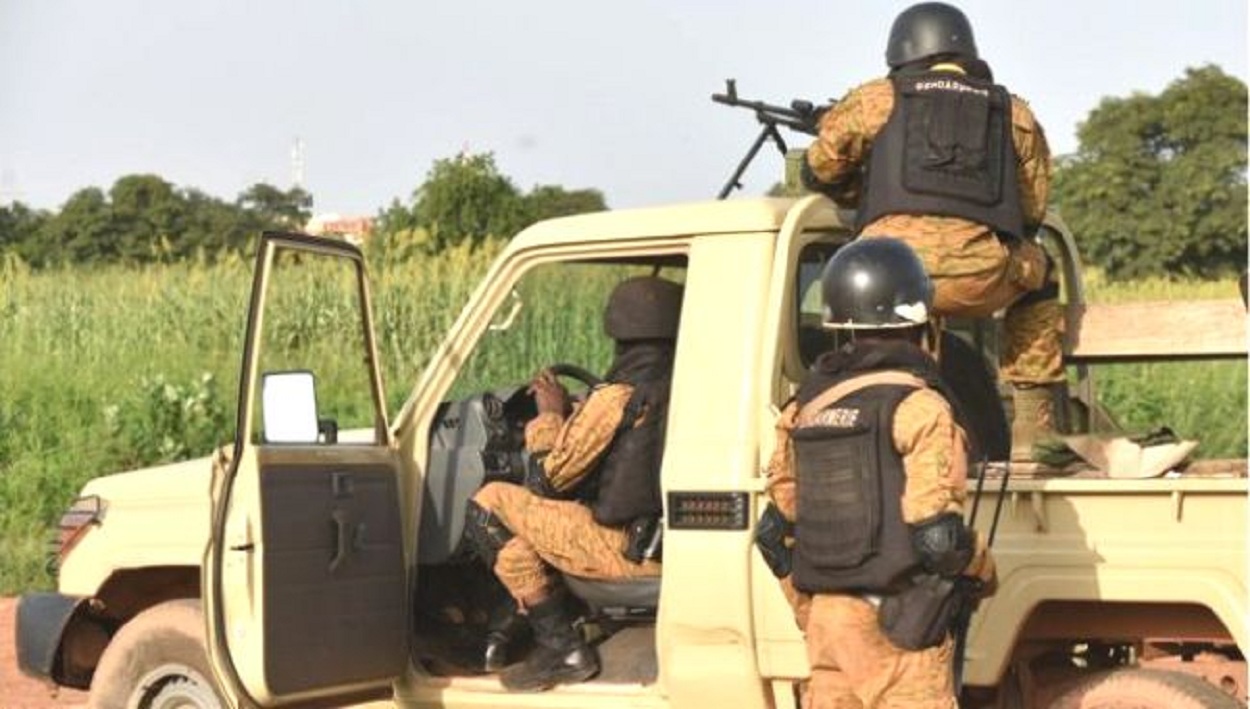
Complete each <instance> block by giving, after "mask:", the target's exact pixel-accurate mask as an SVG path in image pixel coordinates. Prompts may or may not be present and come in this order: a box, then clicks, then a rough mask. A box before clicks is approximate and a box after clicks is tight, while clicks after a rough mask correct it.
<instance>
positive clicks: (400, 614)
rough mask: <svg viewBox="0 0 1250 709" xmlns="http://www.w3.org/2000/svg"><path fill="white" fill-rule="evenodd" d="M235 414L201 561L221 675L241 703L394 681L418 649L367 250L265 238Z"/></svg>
mask: <svg viewBox="0 0 1250 709" xmlns="http://www.w3.org/2000/svg"><path fill="white" fill-rule="evenodd" d="M236 426H237V428H236V433H235V439H234V447H233V451H232V453H231V454H229V455H222V456H221V460H220V462H219V464H218V465H217V466H216V468H215V470H214V476H213V484H212V497H213V500H212V502H213V507H212V534H211V538H210V541H209V544H208V547H207V549H206V551H205V559H204V564H203V567H202V568H203V570H204V574H203V578H202V584H203V588H202V592H203V598H204V608H205V616H206V619H207V625H208V627H207V631H208V632H207V637H208V647H209V656H210V658H211V661H212V664H213V671H214V673H215V674H216V677H217V681H218V683H219V684H220V686H221V687H222V688H223V689H224V690H225V693H226V694H227V695H229V696H231V697H232V701H234V702H236V703H238V704H242V705H249V704H255V705H258V706H272V705H278V704H282V705H283V706H286V705H288V704H292V703H294V704H300V703H304V702H310V703H312V702H315V703H318V704H322V705H324V704H326V703H347V702H349V701H357V700H360V699H363V698H368V697H370V696H375V697H376V696H380V695H381V696H385V695H388V694H389V692H390V685H391V683H392V682H394V681H395V679H396V678H397V677H398V676H399V675H400V674H401V673H402V672H403V670H404V667H405V665H406V662H407V642H408V607H407V603H406V601H407V593H406V589H407V584H406V576H405V567H404V553H403V537H402V531H401V530H402V525H401V521H400V509H399V504H400V497H399V491H398V479H397V475H398V462H397V461H398V456H397V454H396V452H395V447H394V446H393V445H392V439H391V433H390V431H389V427H388V424H387V418H386V411H385V398H384V396H383V391H382V380H381V374H380V371H379V368H378V361H377V352H376V346H375V343H374V336H373V322H372V315H371V312H370V304H369V290H368V285H367V283H366V281H365V274H364V262H363V259H362V256H361V253H360V251H359V250H358V249H356V248H355V247H353V246H351V245H349V244H347V243H345V242H342V241H337V240H330V239H322V238H315V237H309V236H303V235H297V234H276V233H266V234H265V235H264V236H263V237H262V240H261V243H260V246H259V251H258V254H257V258H256V270H255V275H254V279H253V284H252V295H251V304H250V307H249V311H248V321H247V331H246V335H245V341H244V349H243V363H242V371H241V373H240V378H239V401H238V418H237V424H236ZM347 429H359V430H350V431H349V430H347Z"/></svg>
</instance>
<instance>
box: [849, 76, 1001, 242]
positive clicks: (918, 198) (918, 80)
mask: <svg viewBox="0 0 1250 709" xmlns="http://www.w3.org/2000/svg"><path fill="white" fill-rule="evenodd" d="M891 81H892V82H893V84H894V109H893V111H892V112H891V113H890V117H889V118H888V119H887V120H886V123H885V127H884V128H883V129H882V130H881V132H880V133H879V134H877V136H876V138H875V139H874V141H873V146H872V150H871V152H870V154H869V157H868V160H867V163H866V169H867V174H866V175H865V178H864V185H865V187H864V197H863V199H862V200H861V204H860V209H859V212H858V214H857V217H856V224H855V227H856V231H857V232H858V231H861V230H862V229H863V228H864V227H865V226H867V225H868V224H871V223H872V222H873V221H876V220H877V219H879V218H881V217H883V216H885V215H888V214H915V215H940V216H948V217H961V218H963V219H968V220H970V221H974V222H978V223H981V224H985V225H987V226H989V227H990V228H992V229H993V230H994V231H995V232H997V233H998V234H1000V235H1002V236H1004V237H1021V236H1023V235H1024V211H1023V209H1022V208H1021V206H1020V185H1019V183H1018V178H1017V174H1016V171H1017V168H1016V166H1017V156H1016V146H1015V142H1014V141H1013V140H1012V129H1011V94H1010V93H1008V92H1007V89H1006V88H1004V87H1002V86H999V85H997V84H993V83H990V82H988V81H981V80H978V79H973V78H971V77H966V76H961V75H959V74H955V73H951V72H925V73H922V74H911V75H904V76H896V77H893V78H892V79H891Z"/></svg>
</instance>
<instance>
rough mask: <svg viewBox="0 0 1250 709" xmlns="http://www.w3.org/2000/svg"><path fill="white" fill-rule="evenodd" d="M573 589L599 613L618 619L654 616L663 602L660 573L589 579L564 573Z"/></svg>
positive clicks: (569, 587)
mask: <svg viewBox="0 0 1250 709" xmlns="http://www.w3.org/2000/svg"><path fill="white" fill-rule="evenodd" d="M563 576H564V584H565V586H566V587H568V589H569V592H570V593H572V594H573V595H574V596H577V597H578V598H580V599H582V600H583V601H585V602H586V605H588V606H590V609H591V611H592V612H593V613H595V614H602V615H606V616H608V617H611V618H615V619H624V618H640V619H641V618H654V617H655V609H656V607H657V606H659V603H660V577H659V576H646V577H642V578H632V579H613V580H604V579H589V578H585V577H584V576H574V575H572V574H564V575H563Z"/></svg>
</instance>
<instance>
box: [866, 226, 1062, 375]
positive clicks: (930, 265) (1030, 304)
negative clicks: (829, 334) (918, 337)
mask: <svg viewBox="0 0 1250 709" xmlns="http://www.w3.org/2000/svg"><path fill="white" fill-rule="evenodd" d="M864 236H865V237H871V236H873V235H871V234H865V235H864ZM898 238H900V239H902V240H903V241H906V242H907V243H908V245H910V246H911V247H912V248H913V249H915V250H916V253H917V254H918V255H919V256H920V258H921V260H922V261H923V262H924V265H925V270H927V271H928V272H929V275H930V277H931V278H932V279H933V289H934V294H933V311H934V313H935V314H937V315H938V316H939V317H957V318H985V317H990V316H991V315H993V314H994V313H995V312H997V311H999V310H1002V309H1004V308H1006V310H1007V312H1006V318H1005V319H1004V321H1003V329H1004V342H1003V343H1002V350H1001V353H1000V362H999V365H1000V367H1001V375H1002V378H1003V380H1005V381H1008V382H1011V383H1012V384H1050V383H1053V382H1060V381H1063V380H1064V372H1063V331H1064V314H1063V305H1062V304H1061V303H1060V302H1059V300H1058V299H1057V298H1046V299H1041V298H1037V297H1035V296H1034V297H1026V296H1027V295H1028V294H1030V293H1033V292H1035V291H1037V290H1039V289H1041V288H1042V287H1043V286H1046V285H1048V284H1054V283H1056V282H1057V281H1056V276H1055V273H1054V269H1053V268H1048V267H1047V263H1046V261H1047V258H1046V252H1045V251H1044V250H1043V249H1042V247H1041V245H1039V244H1038V243H1037V242H1035V241H1032V240H1030V239H1020V240H1017V241H1015V242H1012V243H1011V244H1004V243H1002V242H999V241H998V239H997V237H994V236H992V235H989V236H988V238H980V239H979V240H978V241H979V242H980V243H978V244H977V247H976V249H975V251H972V250H970V249H969V248H968V244H967V243H966V242H961V241H959V240H949V241H948V240H943V239H940V238H936V237H934V236H932V235H928V234H919V235H916V236H908V235H906V234H900V235H899V236H898ZM973 254H974V255H973ZM953 264H963V265H962V267H960V266H955V265H953Z"/></svg>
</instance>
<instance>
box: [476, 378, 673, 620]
mask: <svg viewBox="0 0 1250 709" xmlns="http://www.w3.org/2000/svg"><path fill="white" fill-rule="evenodd" d="M632 393H633V387H631V386H630V385H628V384H608V385H606V386H602V387H599V388H597V389H595V390H594V391H593V392H592V393H591V395H590V397H589V398H587V399H586V401H585V403H583V404H582V405H581V406H580V407H578V408H577V410H576V411H574V412H573V414H572V415H571V416H569V417H568V418H567V419H565V418H564V417H563V416H561V415H560V414H557V413H543V414H539V415H538V416H537V417H536V418H534V419H532V420H531V421H530V422H529V423H528V424H527V425H526V427H525V447H526V449H527V450H529V451H530V452H531V453H533V454H535V455H539V456H542V466H543V470H544V472H545V473H546V475H547V479H548V481H549V482H550V484H551V486H552V487H553V488H555V489H556V490H558V491H566V490H570V489H572V488H573V487H575V486H576V485H577V484H578V483H580V482H581V481H582V480H583V479H584V478H585V476H586V475H587V474H589V473H590V472H591V471H593V470H594V468H595V465H596V464H597V463H598V462H599V460H600V459H601V458H602V457H603V455H604V454H605V453H607V450H608V446H609V445H611V443H612V439H613V438H614V437H615V434H616V430H617V428H618V427H619V426H620V424H621V419H622V417H623V415H624V411H625V405H626V404H627V403H628V402H629V399H630V396H631V394H632ZM635 425H637V424H635ZM473 499H474V500H475V501H476V502H477V503H478V504H479V505H481V506H482V507H483V508H485V509H487V510H490V511H491V512H493V513H494V514H495V515H496V516H497V517H499V520H500V521H501V522H502V523H503V525H504V526H505V527H507V528H508V529H509V530H510V531H511V532H512V533H513V534H514V535H515V536H514V537H513V538H512V539H510V540H509V541H508V542H507V543H506V544H504V546H503V547H502V548H501V549H500V550H499V554H498V557H497V558H496V560H495V567H494V572H495V575H496V576H498V577H499V580H500V581H502V582H503V585H504V586H506V587H507V588H508V591H509V592H510V593H511V594H512V596H513V597H514V598H515V599H516V600H517V603H519V604H520V605H521V606H522V607H528V606H530V605H532V604H534V603H536V602H538V601H541V600H542V599H544V598H546V597H547V596H548V595H549V593H550V591H551V590H552V588H551V579H550V571H549V567H555V568H556V569H559V570H560V571H563V572H566V573H570V574H573V575H575V576H585V577H587V578H596V579H615V578H628V577H638V576H658V575H659V574H660V564H659V563H657V562H655V561H644V562H643V563H641V564H635V563H633V562H631V561H629V560H628V559H626V558H625V557H624V556H623V554H622V552H623V550H624V549H625V544H626V534H625V530H624V529H621V528H616V527H605V526H603V525H600V524H598V523H596V522H595V521H594V519H593V518H592V517H591V511H590V508H589V507H587V506H585V505H583V504H581V503H579V502H574V501H569V500H551V499H546V498H543V497H541V496H539V495H536V494H534V493H532V492H530V491H529V490H527V489H525V488H524V487H522V486H520V485H513V484H510V483H502V482H496V483H490V484H488V485H486V486H484V487H483V488H482V489H481V490H479V491H478V492H477V493H476V494H475V495H474V496H473Z"/></svg>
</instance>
